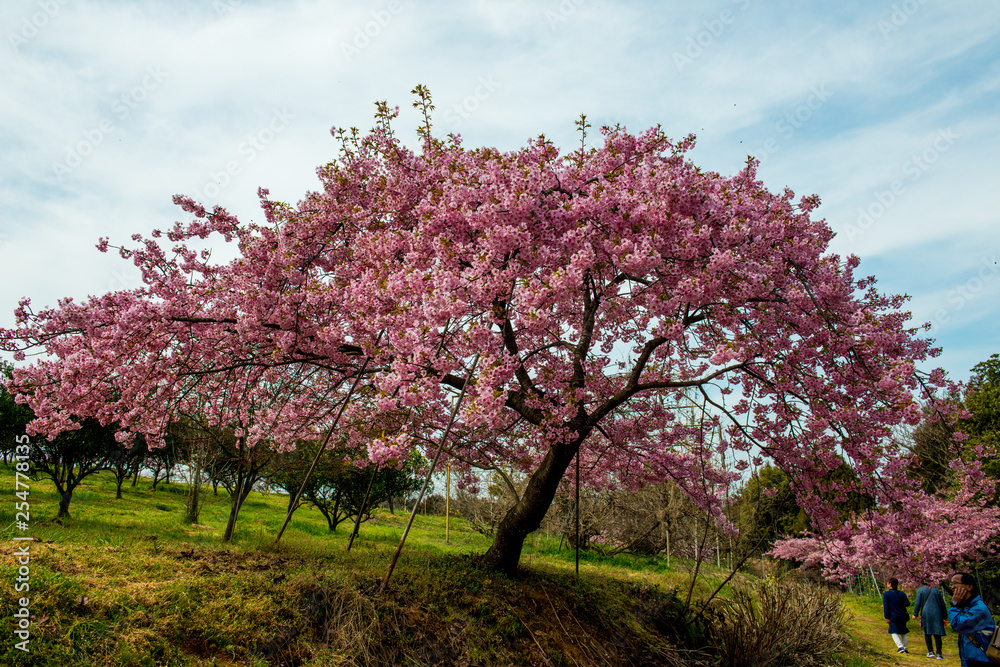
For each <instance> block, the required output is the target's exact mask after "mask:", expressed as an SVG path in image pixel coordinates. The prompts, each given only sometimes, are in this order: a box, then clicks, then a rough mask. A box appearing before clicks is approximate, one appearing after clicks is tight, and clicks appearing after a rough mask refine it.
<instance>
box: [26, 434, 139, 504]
mask: <svg viewBox="0 0 1000 667" xmlns="http://www.w3.org/2000/svg"><path fill="white" fill-rule="evenodd" d="M115 432H116V429H115V428H114V427H113V426H110V425H109V426H102V425H101V424H100V423H98V422H97V420H95V419H84V420H83V421H82V422H81V423H80V425H79V428H77V429H75V430H71V431H64V432H63V433H61V434H59V435H58V436H57V437H56V438H54V439H53V440H47V439H45V438H42V437H36V438H32V440H31V445H32V449H31V466H32V468H33V469H34V471H35V472H36V473H40V474H42V475H45V476H46V477H48V478H49V479H51V480H52V483H53V484H54V485H55V487H56V491H57V492H58V493H59V518H63V517H69V504H70V501H71V500H72V499H73V491H74V490H75V489H76V488H77V487H78V486H79V485H80V483H81V482H82V481H83V480H84V479H86V478H87V477H89V476H90V475H92V474H94V473H95V472H101V471H103V470H112V469H113V466H114V464H115V461H116V460H117V459H118V457H119V455H120V454H121V445H119V444H118V442H117V441H116V440H115Z"/></svg>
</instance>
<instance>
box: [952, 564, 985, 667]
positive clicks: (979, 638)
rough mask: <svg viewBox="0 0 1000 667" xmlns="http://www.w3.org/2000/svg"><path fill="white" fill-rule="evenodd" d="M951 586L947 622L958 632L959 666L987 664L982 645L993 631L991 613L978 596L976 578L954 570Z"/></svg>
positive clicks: (975, 666)
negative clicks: (960, 662) (960, 663)
mask: <svg viewBox="0 0 1000 667" xmlns="http://www.w3.org/2000/svg"><path fill="white" fill-rule="evenodd" d="M951 588H952V594H951V607H949V608H948V622H949V623H950V624H951V629H952V630H954V631H955V632H956V633H957V634H958V656H959V657H960V658H961V659H962V667H990V665H991V663H990V661H989V658H987V657H986V646H987V644H988V643H989V640H990V636H991V635H992V634H993V629H994V625H993V614H991V613H990V610H989V609H988V608H987V607H986V605H985V604H984V603H983V599H982V598H981V597H979V591H978V590H976V579H975V577H973V576H972V575H971V574H969V573H967V572H956V573H955V574H953V575H951Z"/></svg>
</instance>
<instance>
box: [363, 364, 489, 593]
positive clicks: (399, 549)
mask: <svg viewBox="0 0 1000 667" xmlns="http://www.w3.org/2000/svg"><path fill="white" fill-rule="evenodd" d="M478 364H479V355H478V354H477V355H475V357H473V359H472V365H471V366H469V372H468V373H466V374H465V382H463V383H462V390H461V391H460V392H459V394H458V399H457V400H456V401H455V405H454V407H453V408H452V409H451V417H450V418H449V419H448V427H447V428H445V430H444V433H443V434H442V435H441V443H440V444H439V445H438V448H437V451H436V452H434V459H433V460H432V461H431V466H430V469H429V470H428V471H427V477H426V478H424V485H423V486H422V487H421V488H420V493H419V494H418V495H417V502H416V503H414V505H413V511H411V512H410V518H409V520H408V521H407V522H406V528H404V529H403V534H402V535H401V536H400V538H399V545H398V546H397V547H396V551H395V553H393V554H392V560H391V561H390V562H389V569H388V570H386V572H385V577H384V578H383V579H382V585H381V586H380V587H379V590H380V591H384V590H385V587H386V585H387V584H388V583H389V578H390V577H391V576H392V571H393V570H394V569H395V567H396V561H397V560H399V554H400V553H402V551H403V545H404V544H406V536H407V535H409V533H410V528H411V527H412V526H413V519H414V518H415V517H416V516H417V509H418V508H419V507H420V502H421V501H422V500H423V497H424V494H425V493H426V492H427V486H428V485H429V484H430V481H431V475H433V474H434V468H435V467H437V462H438V459H440V458H441V452H442V451H444V444H445V442H447V440H448V435H449V434H450V433H451V427H452V425H454V423H455V417H456V416H457V415H458V410H459V408H461V406H462V399H463V398H465V393H466V389H467V388H468V387H469V382H470V381H471V380H472V374H473V373H475V371H476V366H477V365H478Z"/></svg>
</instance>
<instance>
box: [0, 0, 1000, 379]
mask: <svg viewBox="0 0 1000 667" xmlns="http://www.w3.org/2000/svg"><path fill="white" fill-rule="evenodd" d="M0 27H2V31H0V37H2V43H0V77H2V78H0V81H2V95H0V152H2V158H0V195H2V197H3V201H4V203H5V205H4V206H3V207H2V209H0V275H2V276H3V280H2V281H0V325H2V326H9V325H10V324H11V323H12V322H13V314H12V313H13V310H14V308H15V307H16V305H17V300H18V299H19V298H20V297H21V296H30V297H32V300H33V302H34V303H35V305H36V306H44V305H54V304H55V302H56V300H57V299H58V298H60V297H63V296H73V297H76V298H84V297H86V296H87V295H88V294H98V293H103V292H106V291H108V290H112V289H121V288H127V287H133V286H136V285H137V284H138V280H139V276H138V272H137V271H136V270H135V268H134V267H132V266H131V265H129V264H127V263H125V262H123V261H122V260H120V259H119V258H117V256H116V255H114V254H108V255H102V254H101V253H99V252H98V251H97V250H96V249H94V244H95V243H96V242H97V239H98V237H101V236H109V237H110V238H111V242H112V244H121V243H128V242H129V239H130V236H131V235H132V234H133V233H135V232H140V233H147V232H148V231H150V230H151V229H154V228H165V227H167V226H169V225H171V224H172V223H173V221H175V220H179V219H183V218H184V217H185V215H184V214H183V213H182V212H181V211H180V210H179V209H176V208H175V207H174V206H173V205H172V203H171V197H172V195H174V194H175V193H182V194H189V195H192V196H195V197H196V198H200V199H201V200H202V201H203V202H204V203H206V204H210V205H211V204H222V205H224V206H226V207H227V208H229V209H230V210H231V211H233V212H235V213H236V214H238V215H239V216H240V217H241V218H242V219H246V220H250V219H259V214H258V212H257V211H258V210H257V204H256V201H257V200H256V191H257V188H258V187H259V186H264V187H268V188H270V189H271V192H272V195H273V196H275V197H277V198H280V199H285V200H288V201H296V200H297V199H298V198H299V197H300V196H301V195H302V194H303V193H304V192H305V191H306V190H309V189H312V188H314V187H315V186H316V184H317V181H316V177H315V173H314V170H315V168H316V166H318V165H320V164H323V163H325V162H326V161H328V160H330V159H332V158H333V157H334V156H335V155H336V144H335V142H334V141H333V139H332V138H331V137H330V134H329V130H330V128H331V127H333V126H342V127H350V126H357V127H360V128H361V129H367V128H369V127H371V125H372V112H373V110H374V106H373V102H374V101H375V100H380V99H385V100H388V101H389V102H390V104H398V105H399V106H400V107H402V109H403V117H402V118H401V119H400V123H399V127H400V133H401V134H404V135H406V134H407V133H409V136H414V135H413V133H412V128H413V127H415V125H416V123H417V118H416V116H415V115H414V114H413V113H410V111H409V104H410V102H411V99H412V98H411V96H410V93H409V91H410V90H411V89H412V88H413V86H414V85H415V84H417V83H423V84H426V85H428V86H429V87H430V89H431V91H432V92H433V94H434V99H435V102H436V104H437V112H436V114H437V115H436V118H435V122H436V127H437V130H438V131H439V132H440V133H442V134H444V133H448V132H458V133H461V134H462V135H463V137H464V140H465V144H466V146H478V145H493V146H498V147H500V148H502V149H512V148H515V147H517V146H520V145H522V144H523V143H524V142H525V140H526V139H528V138H530V137H534V136H537V135H538V134H541V133H544V134H546V135H547V136H549V137H550V138H551V139H553V140H554V141H555V142H556V143H557V144H559V145H562V146H566V147H573V146H575V145H576V143H577V141H578V138H577V136H576V135H575V131H574V127H573V122H574V121H575V120H576V118H577V117H578V116H579V114H580V113H586V114H587V115H588V118H589V120H590V122H591V123H592V124H593V125H594V126H595V127H597V126H599V125H602V124H614V123H621V124H623V125H625V126H626V127H628V128H629V129H631V130H633V131H641V130H643V129H646V128H648V127H650V126H652V125H656V124H660V125H662V126H663V127H664V129H665V130H666V131H667V132H668V133H669V134H671V135H673V136H675V137H681V136H684V135H686V134H689V133H694V134H696V135H697V136H698V146H697V147H696V148H695V150H694V151H693V153H692V158H693V159H694V160H695V161H696V162H697V163H698V164H699V165H701V166H703V167H704V168H707V169H712V170H716V171H720V172H723V173H732V172H734V171H736V170H738V169H739V168H740V167H741V165H742V164H743V163H744V161H745V160H746V156H747V155H748V154H753V155H755V156H756V157H758V158H760V159H761V161H762V167H761V170H760V174H761V177H762V178H763V180H764V181H765V183H767V184H768V185H769V186H770V187H771V188H772V189H775V190H779V189H781V188H784V187H785V186H788V187H791V188H792V189H793V190H795V191H796V192H797V193H799V194H810V193H816V194H819V195H820V197H821V198H822V200H823V205H822V206H821V207H820V209H819V215H821V216H822V217H825V218H826V219H827V222H828V223H829V224H830V225H831V227H832V228H833V229H834V230H835V231H836V232H837V237H836V238H835V239H834V241H833V243H832V247H831V250H832V251H834V252H837V253H840V254H848V253H853V254H857V255H859V256H860V257H861V258H862V264H861V270H862V273H864V274H865V275H867V274H874V275H875V276H877V277H878V279H879V285H880V287H881V288H882V289H883V290H884V291H889V292H894V293H907V294H909V295H911V296H912V297H913V299H912V302H911V308H912V310H913V312H914V318H915V320H917V321H918V322H925V321H933V322H934V328H933V330H932V334H931V335H932V336H933V337H934V338H936V339H937V341H938V343H939V344H940V345H942V346H943V348H944V354H943V356H942V357H941V359H940V360H939V363H940V365H942V366H944V367H945V368H946V369H947V370H948V371H949V372H950V373H951V374H952V375H953V376H954V377H956V378H958V379H965V378H967V377H968V372H969V369H970V368H971V366H972V365H974V364H975V363H977V362H979V361H981V360H984V359H986V358H987V357H988V356H989V355H990V354H992V353H994V352H1000V326H998V325H1000V264H998V262H1000V234H998V230H1000V194H998V193H1000V186H998V176H1000V169H998V167H997V160H998V157H997V156H998V155H1000V4H998V3H995V2H987V1H981V2H973V1H969V0H955V1H952V2H947V3H945V2H942V1H941V0H924V1H921V0H906V1H904V2H899V1H868V2H837V3H819V2H814V3H804V2H786V1H772V2H763V0H738V1H735V2H734V1H731V0H720V1H716V2H702V3H680V2H599V1H598V0H561V1H558V0H535V1H531V2H529V1H526V0H525V1H520V0H493V1H486V0H469V1H466V2H456V3H445V2H434V1H423V2H417V0H393V1H390V2H381V1H379V2H350V1H346V0H344V1H335V2H318V1H305V0H303V1H300V2H271V1H263V0H188V1H176V0H175V1H170V2H167V1H166V0H146V1H144V2H125V1H122V2H99V1H93V0H89V1H88V0H7V1H6V2H4V3H3V5H2V7H0Z"/></svg>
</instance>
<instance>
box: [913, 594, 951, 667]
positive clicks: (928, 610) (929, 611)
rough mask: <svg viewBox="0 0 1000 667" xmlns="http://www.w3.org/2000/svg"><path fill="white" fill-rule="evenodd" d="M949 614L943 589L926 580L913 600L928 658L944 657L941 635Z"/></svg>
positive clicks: (914, 614) (941, 658)
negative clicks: (928, 583)
mask: <svg viewBox="0 0 1000 667" xmlns="http://www.w3.org/2000/svg"><path fill="white" fill-rule="evenodd" d="M947 615H948V610H947V608H946V607H945V606H944V597H943V596H942V595H941V591H940V590H938V588H937V586H935V585H934V584H931V585H930V586H928V585H927V581H926V580H924V582H923V586H921V587H920V588H919V589H917V598H916V599H915V600H914V601H913V620H918V619H919V621H920V628H921V629H922V630H923V631H924V643H925V644H927V657H928V658H937V659H938V660H943V659H944V655H943V654H942V653H941V637H943V636H944V619H945V617H946V616H947ZM932 638H933V639H932ZM932 641H933V644H932V643H931V642H932ZM935 648H936V649H937V651H936V652H935Z"/></svg>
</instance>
